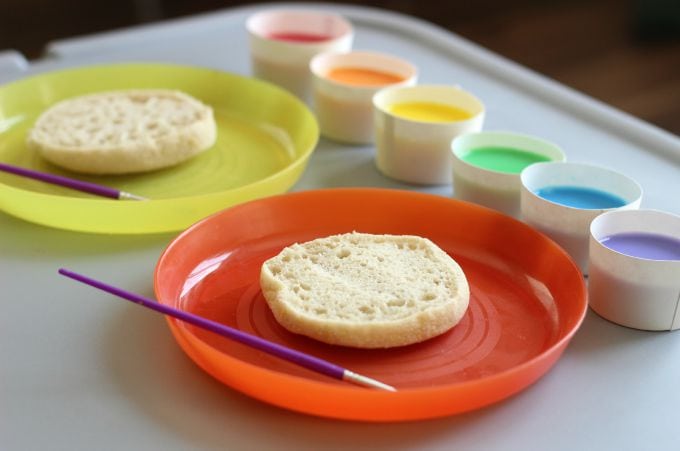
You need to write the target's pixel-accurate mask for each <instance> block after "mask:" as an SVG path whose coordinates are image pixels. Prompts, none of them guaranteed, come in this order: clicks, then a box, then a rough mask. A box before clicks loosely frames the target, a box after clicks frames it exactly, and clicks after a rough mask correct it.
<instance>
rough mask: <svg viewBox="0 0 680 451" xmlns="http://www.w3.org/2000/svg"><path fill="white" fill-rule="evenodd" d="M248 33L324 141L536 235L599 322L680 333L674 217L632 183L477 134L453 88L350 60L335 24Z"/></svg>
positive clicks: (282, 14) (529, 145)
mask: <svg viewBox="0 0 680 451" xmlns="http://www.w3.org/2000/svg"><path fill="white" fill-rule="evenodd" d="M247 29H248V32H249V35H250V46H251V58H252V65H253V72H254V74H255V75H256V76H257V77H259V78H263V79H265V80H268V81H270V82H273V83H275V84H278V85H280V86H282V87H284V88H286V89H288V90H289V91H291V92H292V93H293V94H295V95H297V96H298V97H299V98H301V99H302V100H303V101H306V102H307V103H313V105H314V108H315V110H316V114H317V117H318V119H319V125H320V129H321V133H322V134H323V135H324V136H326V137H328V138H331V139H333V140H336V141H340V142H344V143H349V144H368V143H371V142H375V148H376V154H375V161H376V166H377V168H378V169H379V170H380V172H382V173H383V174H384V175H386V176H387V177H390V178H394V179H397V180H400V181H403V182H407V183H413V184H421V185H438V184H448V183H453V193H454V196H455V197H457V198H459V199H462V200H465V201H470V202H474V203H477V204H480V205H483V206H486V207H489V208H493V209H495V210H498V211H500V212H502V213H505V214H508V215H510V216H514V217H516V218H518V219H522V220H523V221H525V222H526V223H528V224H529V225H531V226H532V227H534V228H535V229H537V230H539V231H541V232H543V233H545V234H546V235H548V236H549V237H551V238H552V239H553V240H554V241H555V242H557V244H559V245H560V246H561V247H562V248H563V249H564V250H565V251H566V252H567V253H569V255H570V256H571V257H572V259H573V260H574V263H575V264H576V265H577V266H578V267H579V268H580V269H581V271H582V272H583V273H584V274H589V279H590V283H589V290H590V293H589V294H590V303H591V306H592V308H593V310H595V311H596V312H597V313H599V314H600V315H601V316H603V317H605V318H607V319H609V320H611V321H613V322H616V323H618V324H622V325H625V326H629V327H635V328H639V329H646V330H673V329H677V328H680V313H679V311H680V305H679V304H680V217H677V216H674V215H670V214H668V213H663V212H656V211H647V210H639V207H640V204H641V200H642V188H641V187H640V186H639V184H638V183H637V182H635V181H634V180H632V179H631V178H629V177H627V176H625V175H623V174H621V173H618V172H616V171H613V170H611V169H608V168H603V167H598V166H594V165H588V164H583V163H573V162H566V161H565V160H566V155H565V153H564V151H563V150H562V149H561V148H559V147H558V146H557V145H556V144H554V143H551V142H549V141H546V140H544V139H541V138H539V137H535V136H529V135H522V134H518V133H510V132H499V131H481V130H482V125H483V122H484V116H485V107H484V104H483V103H482V102H481V101H480V100H479V99H478V98H476V97H475V96H474V95H473V94H471V93H469V92H467V91H465V90H464V89H462V88H460V87H456V86H443V85H416V83H417V79H418V69H417V68H416V67H415V66H414V65H413V64H411V63H409V62H408V61H405V60H403V59H401V58H398V57H396V56H393V55H388V54H384V53H378V52H368V51H351V50H350V49H351V47H352V41H353V37H354V31H353V28H352V25H351V24H350V23H349V22H348V21H347V20H345V19H344V18H342V17H341V16H339V15H336V14H332V13H327V12H321V11H303V10H291V11H285V10H270V11H265V12H262V13H258V14H255V15H254V16H252V17H251V18H250V19H249V20H248V23H247ZM674 252H675V253H674Z"/></svg>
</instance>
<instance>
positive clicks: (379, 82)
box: [326, 67, 404, 86]
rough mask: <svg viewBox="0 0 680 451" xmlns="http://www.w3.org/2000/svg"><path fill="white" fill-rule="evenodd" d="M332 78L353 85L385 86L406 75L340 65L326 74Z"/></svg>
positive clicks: (400, 79) (397, 81)
mask: <svg viewBox="0 0 680 451" xmlns="http://www.w3.org/2000/svg"><path fill="white" fill-rule="evenodd" d="M326 76H327V77H328V78H329V79H330V80H333V81H336V82H338V83H343V84H346V85H352V86H383V85H391V84H394V83H399V82H402V81H404V77H402V76H400V75H397V74H393V73H390V72H383V71H379V70H373V69H364V68H360V67H338V68H336V69H333V70H331V71H330V72H329V73H328V74H327V75H326Z"/></svg>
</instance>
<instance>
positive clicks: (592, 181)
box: [520, 161, 643, 212]
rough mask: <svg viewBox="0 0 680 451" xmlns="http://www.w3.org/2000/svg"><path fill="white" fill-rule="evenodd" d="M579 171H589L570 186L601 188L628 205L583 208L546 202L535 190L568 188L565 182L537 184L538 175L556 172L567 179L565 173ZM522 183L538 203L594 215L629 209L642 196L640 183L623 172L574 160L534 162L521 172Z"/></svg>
mask: <svg viewBox="0 0 680 451" xmlns="http://www.w3.org/2000/svg"><path fill="white" fill-rule="evenodd" d="M578 170H583V171H588V172H587V174H583V175H582V177H583V178H582V179H579V180H577V181H574V183H573V184H569V186H577V187H583V188H592V189H599V190H602V191H605V192H607V193H611V194H614V195H616V196H619V197H621V198H622V199H623V200H624V201H625V202H626V203H625V204H624V205H621V206H617V207H607V208H582V207H574V206H571V205H564V204H560V203H558V202H553V201H551V200H549V199H546V198H544V197H542V196H539V195H538V194H536V191H537V190H539V189H541V188H545V187H547V186H551V185H555V184H557V185H566V183H562V182H553V183H552V184H550V183H540V182H538V183H534V179H533V178H532V176H533V177H536V176H537V174H540V175H543V173H546V175H547V176H549V175H550V174H552V173H555V172H557V173H558V174H559V175H561V176H564V175H566V174H569V173H573V172H574V171H578ZM598 175H600V176H601V177H598ZM520 180H521V181H522V186H523V187H524V188H525V189H526V190H527V192H529V193H530V194H531V196H532V198H536V199H537V200H540V201H542V202H546V203H549V204H553V205H555V206H557V207H560V208H565V209H571V210H579V211H580V210H583V211H592V212H596V211H601V212H605V211H611V210H617V209H621V208H625V207H627V206H631V205H632V204H636V203H638V204H639V202H640V201H641V199H642V194H643V191H642V186H640V184H639V183H638V182H637V181H635V180H634V179H632V178H631V177H628V176H627V175H625V174H623V173H621V172H618V171H615V170H613V169H610V168H607V167H604V166H597V165H593V164H586V163H578V162H571V161H545V162H540V163H533V164H531V165H529V166H527V167H526V168H524V169H523V170H522V172H521V173H520ZM553 180H554V179H553ZM605 182H610V183H605Z"/></svg>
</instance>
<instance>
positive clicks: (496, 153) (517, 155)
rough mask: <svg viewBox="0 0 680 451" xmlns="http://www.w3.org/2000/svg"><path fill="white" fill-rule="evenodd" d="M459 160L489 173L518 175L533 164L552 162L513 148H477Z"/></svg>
mask: <svg viewBox="0 0 680 451" xmlns="http://www.w3.org/2000/svg"><path fill="white" fill-rule="evenodd" d="M460 158H461V160H463V161H465V162H466V163H469V164H471V165H473V166H477V167H480V168H482V169H488V170H491V171H498V172H506V173H508V174H519V173H520V172H522V169H524V168H526V167H527V166H529V165H530V164H533V163H541V162H544V161H552V160H551V159H550V158H549V157H546V156H545V155H541V154H538V153H535V152H529V151H527V150H522V149H515V148H513V147H500V146H487V147H477V148H474V149H471V150H469V151H467V152H466V153H465V154H463V155H461V157H460Z"/></svg>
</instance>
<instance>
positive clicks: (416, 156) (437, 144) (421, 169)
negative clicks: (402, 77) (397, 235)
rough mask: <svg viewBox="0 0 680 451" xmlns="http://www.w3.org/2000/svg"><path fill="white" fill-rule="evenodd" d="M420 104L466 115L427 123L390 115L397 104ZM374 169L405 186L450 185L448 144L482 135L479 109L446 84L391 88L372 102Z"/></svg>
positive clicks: (476, 102) (466, 94) (474, 99)
mask: <svg viewBox="0 0 680 451" xmlns="http://www.w3.org/2000/svg"><path fill="white" fill-rule="evenodd" d="M408 102H425V103H433V104H440V105H445V106H450V107H454V108H458V109H462V110H465V111H466V112H467V113H468V114H469V115H470V117H469V118H468V119H464V120H454V121H446V122H431V121H422V120H414V119H409V118H406V117H402V116H399V115H395V114H393V113H392V112H391V111H390V110H391V107H393V106H394V105H396V104H400V103H408ZM373 106H374V113H375V142H376V165H377V167H378V170H380V172H382V173H383V174H384V175H386V176H388V177H391V178H394V179H397V180H400V181H403V182H408V183H414V184H420V185H443V184H448V183H451V161H452V157H451V151H450V146H451V140H452V139H453V138H455V137H456V136H458V135H460V134H463V133H467V132H472V131H476V130H481V128H482V124H483V122H484V113H485V108H484V104H483V103H482V102H481V101H480V100H479V99H478V98H477V97H475V96H474V95H472V94H471V93H469V92H467V91H465V90H463V89H461V88H459V87H456V86H446V85H418V86H407V87H390V88H385V89H382V90H380V91H379V92H378V93H377V94H376V95H375V96H374V97H373Z"/></svg>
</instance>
